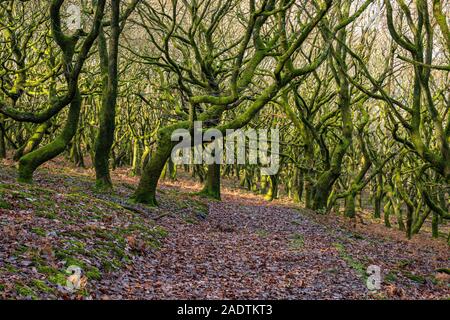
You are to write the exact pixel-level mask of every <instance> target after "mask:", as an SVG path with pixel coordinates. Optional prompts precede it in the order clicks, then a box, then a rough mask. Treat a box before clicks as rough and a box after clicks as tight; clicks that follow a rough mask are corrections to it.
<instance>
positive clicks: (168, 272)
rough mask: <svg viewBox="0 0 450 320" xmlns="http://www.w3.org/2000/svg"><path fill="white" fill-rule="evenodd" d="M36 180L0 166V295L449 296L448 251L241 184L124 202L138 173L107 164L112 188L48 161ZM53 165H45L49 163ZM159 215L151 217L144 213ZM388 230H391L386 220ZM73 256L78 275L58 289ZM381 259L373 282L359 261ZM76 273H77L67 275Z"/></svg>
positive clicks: (164, 190)
mask: <svg viewBox="0 0 450 320" xmlns="http://www.w3.org/2000/svg"><path fill="white" fill-rule="evenodd" d="M48 168H49V170H48V171H46V170H40V172H39V173H38V174H37V175H36V183H35V185H33V186H27V185H20V184H17V183H15V182H14V176H15V173H14V170H13V168H11V167H8V166H6V167H2V168H0V192H1V196H2V208H1V209H0V237H1V239H2V241H1V244H0V296H1V297H3V298H7V299H12V298H21V299H26V298H35V299H38V298H41V299H50V298H62V299H91V298H94V299H122V298H124V299H417V298H418V299H442V298H448V297H449V296H450V289H449V276H448V274H446V273H444V272H438V271H436V270H439V269H445V268H448V264H449V251H448V247H446V245H445V244H443V243H441V242H439V241H433V242H425V244H424V243H421V242H418V241H417V240H413V241H406V240H404V239H400V238H396V237H395V236H391V235H386V234H382V233H380V232H374V230H377V227H376V226H373V225H374V224H373V223H371V222H370V221H369V222H368V225H364V226H360V225H358V226H357V227H356V229H352V228H350V227H346V226H345V224H346V222H345V221H344V220H342V219H341V218H337V217H336V216H328V217H324V216H319V215H317V214H315V213H311V212H309V211H307V210H303V209H300V208H298V207H295V206H294V205H292V204H291V203H288V202H285V201H282V200H280V201H275V202H272V203H268V202H266V201H264V200H263V199H262V197H261V196H258V195H254V194H251V193H248V192H244V191H243V190H236V189H228V188H224V190H223V201H222V202H216V201H213V202H209V201H208V200H205V199H202V198H200V197H198V196H193V195H192V194H191V193H192V192H194V191H198V190H199V188H200V187H201V186H200V185H198V184H195V183H193V182H192V181H188V180H180V181H175V182H169V181H165V182H163V184H162V185H161V190H160V191H161V192H160V193H159V195H158V197H159V202H160V205H161V206H160V207H159V208H149V207H146V206H135V207H133V208H132V207H130V204H128V203H126V199H127V197H128V196H129V195H130V193H131V192H132V189H133V185H134V184H135V183H136V179H135V178H130V177H129V176H128V175H127V173H126V172H125V171H123V170H119V171H117V172H115V174H114V180H115V184H116V190H115V194H114V195H102V194H96V193H94V192H93V191H92V185H93V181H92V179H91V178H89V175H92V172H89V171H86V170H80V169H68V168H66V167H63V166H61V165H56V166H55V164H53V165H52V166H50V167H48ZM50 170H51V171H50ZM155 217H161V218H160V219H159V220H157V223H155V222H154V221H153V220H152V218H155ZM392 233H395V232H394V231H392ZM69 264H80V265H82V267H83V272H84V273H83V277H82V282H81V283H82V286H80V289H79V291H77V292H76V293H68V292H66V291H64V288H63V286H64V283H65V282H66V281H67V280H68V277H70V275H68V274H65V269H66V268H67V266H68V265H69ZM369 265H378V266H380V268H381V271H382V279H383V281H382V284H381V290H379V291H374V292H370V291H369V290H368V289H367V286H366V278H367V275H366V269H367V267H368V266H369ZM69 280H73V281H76V280H77V279H69Z"/></svg>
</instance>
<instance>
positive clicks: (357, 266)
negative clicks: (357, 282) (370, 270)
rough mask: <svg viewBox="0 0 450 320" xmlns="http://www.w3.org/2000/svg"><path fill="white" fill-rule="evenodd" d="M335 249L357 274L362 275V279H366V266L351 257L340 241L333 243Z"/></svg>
mask: <svg viewBox="0 0 450 320" xmlns="http://www.w3.org/2000/svg"><path fill="white" fill-rule="evenodd" d="M333 245H334V247H335V248H336V250H337V251H338V252H339V256H340V257H341V258H342V259H343V260H344V261H345V262H346V263H347V264H348V265H349V266H350V267H351V268H352V269H354V270H355V271H356V272H357V273H358V274H359V275H361V276H362V277H363V279H364V280H367V274H366V267H365V265H364V264H362V263H361V262H360V261H358V260H356V259H355V258H353V257H352V256H351V255H350V254H348V252H347V250H346V249H345V246H344V245H343V244H342V243H334V244H333Z"/></svg>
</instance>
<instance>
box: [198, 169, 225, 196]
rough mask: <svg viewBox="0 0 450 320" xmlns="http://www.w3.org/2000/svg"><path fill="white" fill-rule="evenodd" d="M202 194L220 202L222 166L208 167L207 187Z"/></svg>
mask: <svg viewBox="0 0 450 320" xmlns="http://www.w3.org/2000/svg"><path fill="white" fill-rule="evenodd" d="M201 193H202V194H203V195H205V196H207V197H210V198H213V199H217V200H220V164H217V163H213V164H210V165H208V172H207V174H206V181H205V186H204V188H203V190H202V191H201Z"/></svg>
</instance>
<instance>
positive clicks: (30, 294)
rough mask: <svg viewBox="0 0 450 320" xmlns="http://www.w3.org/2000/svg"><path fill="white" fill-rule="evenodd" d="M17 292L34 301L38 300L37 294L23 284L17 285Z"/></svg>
mask: <svg viewBox="0 0 450 320" xmlns="http://www.w3.org/2000/svg"><path fill="white" fill-rule="evenodd" d="M15 289H16V292H17V294H18V295H20V296H23V297H31V298H32V299H37V296H36V293H35V292H34V291H33V289H31V288H30V287H28V286H26V285H22V284H16V286H15Z"/></svg>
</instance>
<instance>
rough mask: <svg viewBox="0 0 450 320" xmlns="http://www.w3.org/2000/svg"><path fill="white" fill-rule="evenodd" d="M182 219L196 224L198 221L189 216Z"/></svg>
mask: <svg viewBox="0 0 450 320" xmlns="http://www.w3.org/2000/svg"><path fill="white" fill-rule="evenodd" d="M183 220H184V222H186V223H189V224H197V223H198V221H197V220H196V219H194V218H192V217H189V216H187V217H185V218H184V219H183Z"/></svg>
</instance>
